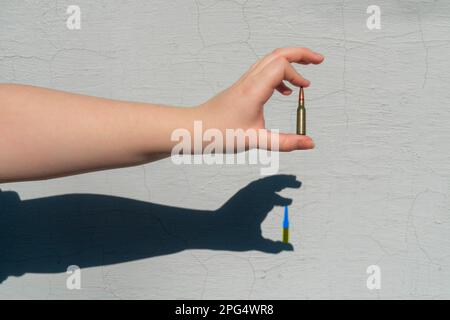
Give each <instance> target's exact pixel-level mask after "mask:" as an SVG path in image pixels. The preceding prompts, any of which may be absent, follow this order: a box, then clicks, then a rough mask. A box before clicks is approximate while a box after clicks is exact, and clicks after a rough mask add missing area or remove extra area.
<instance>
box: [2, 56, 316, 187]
mask: <svg viewBox="0 0 450 320" xmlns="http://www.w3.org/2000/svg"><path fill="white" fill-rule="evenodd" d="M323 59H324V58H323V56H322V55H320V54H319V53H316V52H313V51H311V50H310V49H307V48H282V49H276V50H274V51H273V52H272V53H270V54H268V55H266V56H265V57H263V58H261V59H260V60H259V61H257V62H256V63H255V64H254V65H252V66H251V67H250V69H249V70H248V71H247V72H245V73H244V74H243V75H242V76H241V77H240V78H239V79H238V80H237V81H236V82H235V83H234V84H233V85H232V86H231V87H229V88H227V89H225V90H224V91H222V92H220V93H219V94H217V95H216V96H214V97H213V98H211V99H210V100H208V101H206V102H205V103H202V104H200V105H198V106H194V107H172V106H165V105H155V104H149V103H137V102H126V101H116V100H109V99H102V98H96V97H90V96H84V95H79V94H72V93H66V92H61V91H56V90H51V89H44V88H38V87H34V86H27V85H17V84H0V182H13V181H27V180H41V179H49V178H55V177H62V176H68V175H73V174H79V173H84V172H90V171H96V170H104V169H111V168H120V167H127V166H134V165H139V164H143V163H147V162H152V161H155V160H158V159H162V158H164V157H167V156H169V155H170V153H171V150H172V147H173V146H174V145H175V144H176V143H177V142H175V141H172V140H171V134H172V132H173V131H174V130H175V129H177V128H186V129H188V130H190V131H192V130H193V123H194V121H195V120H201V121H202V122H203V126H204V128H205V129H206V128H217V129H219V130H221V131H223V132H224V131H225V129H227V128H229V129H237V128H241V129H244V130H247V129H250V128H252V129H265V122H264V112H263V107H264V104H265V103H266V102H267V101H268V100H269V98H270V97H271V96H272V94H273V93H274V91H275V90H277V91H278V92H280V93H281V94H283V95H286V96H288V95H290V94H292V92H293V90H292V89H290V88H289V87H288V86H287V85H286V83H285V82H289V83H290V84H292V85H293V86H295V87H308V86H309V85H310V82H309V81H308V80H307V79H305V78H304V77H302V76H301V75H300V74H299V73H298V72H297V71H296V70H295V69H294V67H293V66H292V64H291V63H299V64H319V63H321V62H322V61H323ZM268 146H269V147H270V144H268ZM312 148H314V143H313V140H312V139H311V138H310V137H309V136H301V135H296V134H288V133H280V135H279V150H280V151H284V152H289V151H294V150H306V149H312Z"/></svg>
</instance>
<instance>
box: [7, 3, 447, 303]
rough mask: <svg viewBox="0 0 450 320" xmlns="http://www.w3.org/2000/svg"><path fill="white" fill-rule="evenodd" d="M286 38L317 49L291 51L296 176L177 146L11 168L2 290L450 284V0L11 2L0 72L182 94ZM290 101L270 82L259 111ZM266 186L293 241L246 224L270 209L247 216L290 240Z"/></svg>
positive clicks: (132, 291) (284, 110)
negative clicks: (301, 98)
mask: <svg viewBox="0 0 450 320" xmlns="http://www.w3.org/2000/svg"><path fill="white" fill-rule="evenodd" d="M71 4H76V5H78V6H80V8H81V30H69V29H68V28H67V27H66V19H67V18H68V15H67V14H66V9H67V7H68V6H69V5H71ZM369 5H378V6H379V7H380V8H381V29H380V30H369V29H368V28H367V26H366V20H367V18H368V17H369V14H367V13H366V9H367V7H368V6H369ZM285 46H306V47H310V48H312V49H313V50H316V51H318V52H321V53H323V54H324V55H325V57H326V60H325V62H324V63H323V64H322V65H320V66H296V68H297V70H299V71H300V72H301V73H303V74H304V75H305V76H306V77H307V78H309V79H310V80H311V81H312V86H311V87H310V88H308V89H307V92H306V94H307V110H308V131H309V134H310V135H311V136H312V137H314V139H315V141H316V149H315V150H313V151H308V152H295V153H289V154H281V155H280V173H281V174H292V175H295V176H296V177H297V179H298V180H300V181H301V182H302V186H301V188H298V189H296V188H294V189H293V188H284V187H285V186H287V185H285V184H286V183H287V182H286V179H284V178H283V177H279V178H277V177H274V178H272V179H269V180H266V182H264V181H262V182H261V181H260V182H256V183H255V184H254V185H255V186H254V187H252V186H251V187H249V188H246V189H242V188H244V187H245V186H246V185H247V184H249V183H250V182H252V181H255V180H258V179H260V178H261V176H260V174H259V167H258V166H255V165H240V166H236V165H234V166H232V165H228V166H227V165H214V166H208V165H191V166H187V165H186V166H176V165H174V164H173V163H172V162H171V161H170V160H163V161H159V162H157V163H153V164H149V165H145V166H140V167H134V168H127V169H121V170H112V171H104V172H97V173H91V174H84V175H79V176H73V177H68V178H61V179H55V180H49V181H41V182H26V183H10V184H3V185H1V186H0V187H1V189H2V191H3V192H2V193H1V198H0V200H1V202H2V203H1V207H0V243H1V244H0V281H1V283H0V298H67V299H79V298H96V299H102V298H114V299H116V298H118V299H127V298H151V299H160V298H193V299H201V298H254V299H259V298H275V299H283V298H286V299H291V298H368V299H376V298H450V204H449V195H450V194H449V186H450V179H449V178H450V174H449V173H450V161H449V159H450V145H449V138H450V108H449V106H448V101H450V86H449V81H450V62H449V60H448V57H449V56H450V2H448V1H444V0H441V1H438V0H436V1H432V0H429V1H387V0H384V1H382V0H373V1H365V0H363V1H359V0H358V1H356V0H354V1H345V0H344V1H330V0H324V1H317V0H308V1H298V0H285V1H269V0H249V1H240V0H235V1H220V0H215V1H210V0H197V1H187V0H177V1H116V0H115V1H106V0H104V1H86V0H75V1H64V0H59V1H7V0H0V81H1V82H15V83H26V84H33V85H38V86H44V87H51V88H55V89H61V90H67V91H71V92H79V93H84V94H90V95H96V96H102V97H108V98H114V99H124V100H136V101H147V102H154V103H164V104H172V105H179V106H191V105H195V104H198V103H201V102H203V101H204V100H206V99H207V98H209V97H211V96H212V95H214V94H215V93H217V92H218V91H220V90H222V89H224V88H226V87H227V86H229V85H230V84H232V83H233V82H234V81H235V80H236V79H237V78H238V77H239V76H240V75H241V74H242V73H243V72H244V71H245V70H246V69H247V68H248V67H249V66H250V65H251V64H252V63H254V62H255V60H256V59H258V58H260V57H262V56H263V55H265V54H266V53H268V52H270V51H272V50H273V49H274V48H277V47H285ZM295 108H296V97H294V96H292V97H282V96H281V95H279V94H277V93H276V94H275V95H274V96H273V98H272V99H271V100H270V101H269V103H268V104H267V106H266V109H265V113H266V118H267V124H268V126H269V127H272V128H280V129H281V130H285V131H292V132H293V131H294V129H295ZM0 152H7V150H1V151H0ZM275 185H278V186H279V189H282V190H280V194H281V195H282V196H284V197H287V198H291V199H292V200H293V202H292V205H291V206H290V213H291V243H292V245H293V247H294V250H293V251H286V250H283V251H281V252H277V250H276V248H275V249H274V246H273V243H271V242H270V241H269V240H266V241H263V240H262V239H256V240H255V239H253V240H251V239H250V240H249V239H247V238H246V236H247V235H246V234H245V232H247V229H245V228H244V229H242V228H241V229H239V225H240V224H241V219H244V218H242V217H245V219H252V218H257V217H256V216H257V215H258V214H260V215H261V214H267V213H268V214H267V217H265V219H264V217H262V218H261V219H260V220H262V221H254V222H253V224H252V223H250V225H251V227H252V228H254V227H255V228H257V227H259V224H260V223H261V230H262V235H263V236H264V238H267V239H271V240H274V241H276V240H280V239H281V222H282V213H283V208H282V207H279V206H275V207H273V208H272V206H273V204H274V203H270V202H271V201H272V202H273V201H274V195H273V191H274V190H272V191H271V190H270V189H271V187H272V186H275ZM274 188H275V187H274ZM240 190H241V192H240V193H238V192H239V191H240ZM236 193H238V194H237V196H236V197H233V195H235V194H236ZM80 194H84V195H80ZM90 194H91V195H90ZM232 197H233V198H232ZM230 198H231V199H232V200H230V201H229V202H228V204H229V205H228V207H227V205H225V206H223V207H222V205H223V204H224V203H226V202H227V201H228V200H229V199H230ZM233 199H238V200H239V199H240V200H239V201H235V200H233ZM242 199H244V200H245V201H241V200H242ZM247 199H248V201H247ZM224 207H227V208H228V209H229V210H225V211H226V212H225V214H224V215H230V216H229V217H226V218H224V219H223V220H220V219H221V218H220V217H221V214H223V213H224V210H222V211H221V209H220V208H224ZM265 208H266V209H267V208H270V209H268V210H266V211H268V212H264V209H265ZM269 211H270V212H269ZM232 214H235V216H232ZM213 215H215V216H217V217H218V218H217V219H215V220H210V219H209V217H210V216H213ZM217 222H219V223H217ZM208 230H214V232H209V231H208ZM217 234H219V235H217ZM196 235H201V236H199V237H196ZM69 265H78V266H80V267H81V275H82V277H81V279H82V284H81V285H82V289H81V290H68V289H67V288H66V279H67V277H68V276H69V275H68V274H67V273H66V269H67V267H68V266H69ZM370 265H378V266H379V267H380V270H381V289H379V290H369V289H368V288H367V286H366V279H367V277H368V274H367V273H366V269H367V267H368V266H370Z"/></svg>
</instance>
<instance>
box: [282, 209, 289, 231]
mask: <svg viewBox="0 0 450 320" xmlns="http://www.w3.org/2000/svg"><path fill="white" fill-rule="evenodd" d="M283 228H284V229H287V228H289V214H288V206H284V218H283Z"/></svg>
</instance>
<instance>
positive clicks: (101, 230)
mask: <svg viewBox="0 0 450 320" xmlns="http://www.w3.org/2000/svg"><path fill="white" fill-rule="evenodd" d="M300 186H301V182H300V181H298V180H296V177H295V176H292V175H275V176H271V177H267V178H262V179H259V180H256V181H253V182H251V183H250V184H248V185H247V186H246V187H244V188H242V189H241V190H239V191H238V192H237V193H236V194H235V195H234V196H233V197H231V198H230V199H229V200H228V201H227V202H226V203H225V204H224V205H222V206H221V207H220V208H218V209H217V210H213V211H208V210H195V209H185V208H176V207H171V206H164V205H159V204H154V203H151V202H144V201H137V200H132V199H127V198H121V197H115V196H108V195H97V194H66V195H60V196H51V197H44V198H37V199H31V200H20V198H19V195H18V194H17V193H16V192H13V191H3V192H2V191H1V190H0V283H1V282H3V281H4V280H5V279H7V278H8V277H9V276H21V275H23V274H25V273H60V272H65V271H66V270H67V267H68V266H69V265H77V266H79V267H80V268H86V267H93V266H102V265H110V264H115V263H121V262H126V261H132V260H138V259H144V258H149V257H155V256H160V255H167V254H171V253H176V252H179V251H182V250H188V249H209V250H229V251H247V250H257V251H262V252H267V253H279V252H281V251H283V250H293V247H292V245H291V244H285V243H282V242H280V241H272V240H269V239H266V238H263V237H262V234H261V223H262V222H263V221H264V219H265V218H266V216H267V214H268V213H269V212H270V211H271V210H272V209H273V208H274V207H275V206H285V205H289V204H291V202H292V200H291V199H287V198H283V197H281V196H280V195H278V194H277V192H278V191H281V190H283V189H284V188H300ZM280 228H281V222H280Z"/></svg>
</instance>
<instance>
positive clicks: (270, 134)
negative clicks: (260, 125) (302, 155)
mask: <svg viewBox="0 0 450 320" xmlns="http://www.w3.org/2000/svg"><path fill="white" fill-rule="evenodd" d="M266 134H267V136H266V138H264V135H262V136H260V137H259V143H258V148H261V149H267V150H272V151H281V152H289V151H294V150H308V149H313V148H314V146H315V145H314V141H313V140H312V139H311V138H310V137H309V136H304V135H298V134H293V133H278V132H276V131H270V130H266Z"/></svg>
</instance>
